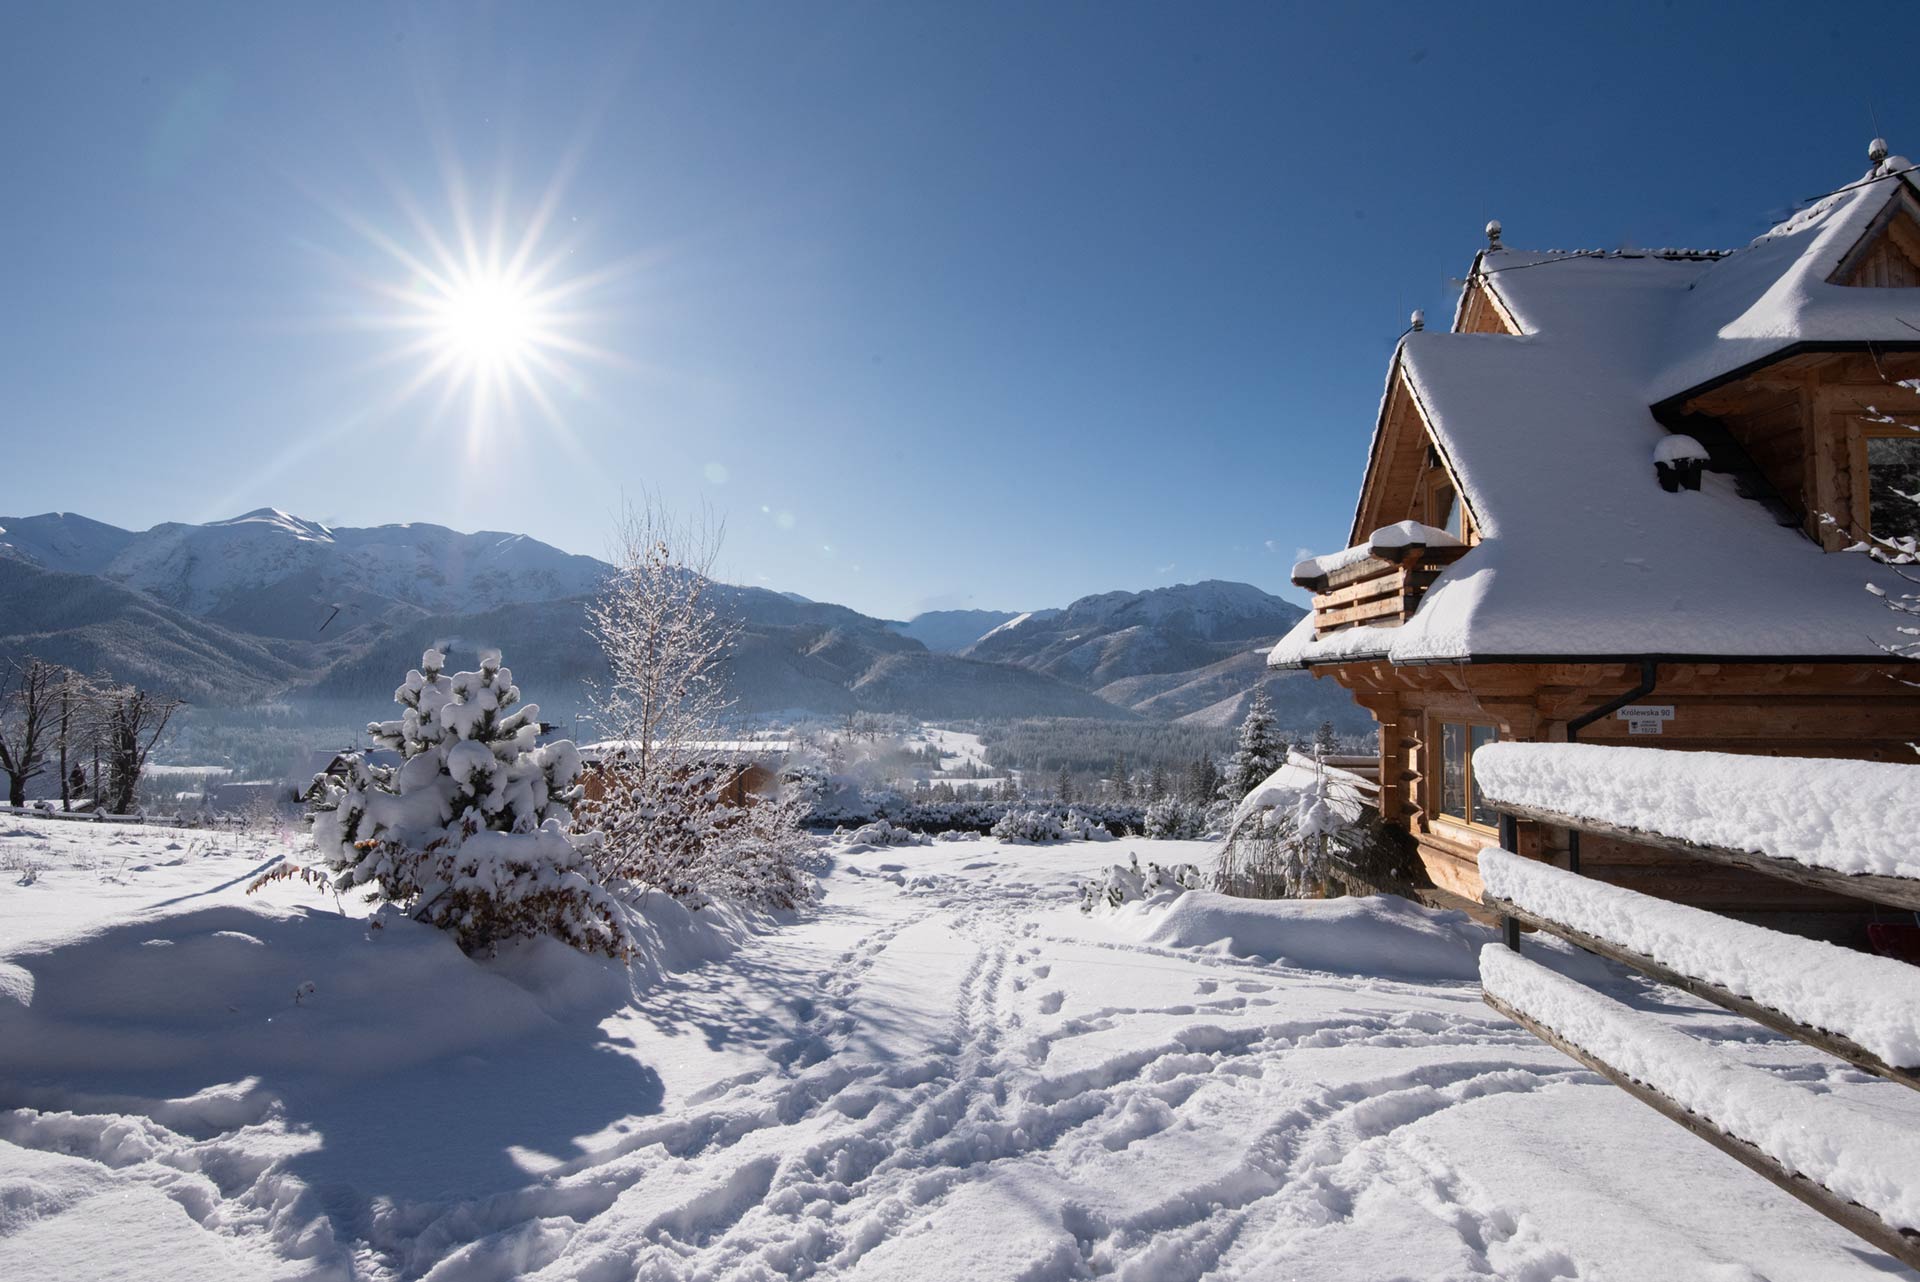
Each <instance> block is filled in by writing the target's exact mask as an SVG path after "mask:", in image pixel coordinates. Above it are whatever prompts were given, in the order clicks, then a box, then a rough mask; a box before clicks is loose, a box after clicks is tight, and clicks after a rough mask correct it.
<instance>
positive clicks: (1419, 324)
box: [1412, 307, 1427, 334]
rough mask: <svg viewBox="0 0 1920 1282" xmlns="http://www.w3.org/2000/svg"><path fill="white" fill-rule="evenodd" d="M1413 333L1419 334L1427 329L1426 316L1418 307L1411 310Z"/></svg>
mask: <svg viewBox="0 0 1920 1282" xmlns="http://www.w3.org/2000/svg"><path fill="white" fill-rule="evenodd" d="M1412 320H1413V332H1414V333H1416V334H1417V333H1419V332H1420V331H1421V330H1423V329H1425V328H1426V327H1427V314H1426V313H1425V312H1424V311H1422V310H1420V309H1419V308H1418V307H1416V308H1414V309H1413V317H1412Z"/></svg>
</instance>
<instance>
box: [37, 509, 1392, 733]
mask: <svg viewBox="0 0 1920 1282" xmlns="http://www.w3.org/2000/svg"><path fill="white" fill-rule="evenodd" d="M609 569H610V567H609V566H607V565H606V564H605V563H604V562H601V561H598V560H596V559H594V558H592V557H586V556H578V555H574V554H571V553H567V552H563V551H561V550H560V549H558V548H555V547H552V546H550V545H548V544H545V543H542V542H540V541H539V540H537V539H532V538H529V537H527V536H525V535H519V534H508V533H500V532H493V531H482V532H478V533H472V534H463V533H460V532H458V531H455V530H450V529H447V528H445V527H444V526H438V525H427V524H419V523H414V524H405V525H384V526H377V527H372V528H361V529H355V528H343V527H330V526H327V525H324V524H321V523H319V522H315V521H310V520H306V519H303V518H300V517H297V516H293V515H291V514H289V513H286V512H282V511H279V510H277V509H271V508H269V509H262V510H260V511H257V512H249V513H246V514H245V515H243V516H238V517H235V518H233V519H231V520H226V521H214V522H209V523H207V524H204V525H194V524H186V523H181V522H167V523H165V524H162V525H157V526H155V527H153V528H152V529H150V530H146V531H141V532H135V531H130V530H124V529H120V528H119V527H116V526H113V525H108V524H105V523H103V522H100V521H96V520H93V519H91V518H88V517H85V516H80V515H78V514H75V513H47V514H44V515H41V516H32V517H24V518H16V517H0V601H3V602H4V603H5V607H6V608H5V609H4V611H0V654H21V653H33V654H37V655H39V656H41V657H43V658H46V659H50V660H53V661H56V662H61V663H67V664H70V665H72V666H74V667H77V668H80V669H82V670H85V671H105V672H108V673H111V674H112V675H114V676H116V677H119V678H120V679H123V680H130V681H136V682H138V683H140V684H143V685H147V686H151V687H154V688H158V689H165V690H169V691H172V692H174V693H178V694H180V695H182V696H184V697H186V698H188V699H190V700H192V701H193V702H196V703H200V704H203V705H215V706H240V705H246V704H251V703H254V702H258V701H262V700H268V699H271V700H275V701H280V702H286V703H290V704H293V705H295V706H298V707H304V708H308V709H310V710H312V711H314V712H315V713H316V714H321V713H325V712H329V711H334V710H337V711H338V712H339V714H340V715H341V716H343V717H345V718H346V719H347V720H349V721H353V720H364V719H365V717H367V716H370V715H373V714H375V713H379V712H381V711H382V705H384V703H385V701H386V700H387V699H388V698H389V697H390V696H391V693H392V690H393V687H394V685H395V684H397V682H398V681H399V678H400V677H401V676H402V675H404V673H405V672H406V670H407V668H408V667H410V666H412V665H414V664H416V663H417V662H418V661H419V656H420V653H421V651H422V650H424V649H426V648H427V647H428V646H430V645H439V646H443V647H450V652H451V654H452V655H453V657H454V659H455V661H456V662H459V661H461V651H463V650H475V651H477V650H479V649H481V648H498V649H500V650H502V651H503V652H504V653H505V655H506V657H507V661H508V662H509V663H510V664H511V665H512V666H513V669H514V673H515V678H516V680H517V681H519V683H520V684H521V685H522V686H523V687H524V688H526V689H528V690H529V692H530V695H531V697H535V698H537V699H538V700H539V701H540V703H541V704H542V706H543V708H545V709H547V711H548V713H549V715H556V716H570V715H574V714H576V713H577V712H578V711H579V710H580V707H581V706H582V705H583V703H584V696H585V683H586V682H588V681H590V680H592V679H594V678H596V677H598V676H601V675H603V674H604V672H605V667H604V664H603V662H602V661H601V658H600V655H599V652H598V650H597V649H596V648H595V646H594V644H593V641H592V639H591V638H590V637H589V636H588V635H587V632H586V620H585V608H586V603H587V601H588V600H589V599H590V598H591V596H592V594H593V593H594V592H595V591H596V590H597V588H598V586H599V584H600V583H601V581H602V579H603V577H604V576H605V575H606V574H607V573H608V571H609ZM716 587H717V598H718V599H719V600H720V602H721V603H722V605H723V607H724V608H725V609H727V610H728V611H729V612H730V613H731V614H732V615H733V616H734V617H735V618H736V619H737V620H738V621H739V623H740V627H741V632H740V638H739V642H738V644H737V645H736V646H735V648H734V652H733V655H732V657H731V660H730V665H731V671H730V674H729V675H730V679H731V687H732V691H733V694H734V697H735V700H736V703H735V707H736V710H737V711H738V712H739V713H741V714H742V715H754V714H763V715H771V714H783V713H784V714H806V713H812V714H823V715H836V716H837V715H841V714H845V713H847V712H850V711H854V710H866V711H876V712H893V713H901V714H905V715H910V716H916V717H924V718H931V719H961V718H973V717H979V718H995V719H998V718H1010V717H1020V716H1041V717H1098V718H1109V719H1134V718H1144V719H1152V720H1180V719H1184V720H1189V721H1194V722H1199V723H1203V724H1229V723H1231V722H1233V721H1236V720H1237V719H1238V718H1239V716H1240V715H1241V713H1242V711H1243V709H1244V703H1245V700H1246V699H1247V698H1248V697H1250V693H1251V691H1252V689H1253V688H1254V686H1255V685H1256V684H1258V683H1261V682H1265V683H1266V684H1267V686H1268V688H1269V690H1270V691H1271V693H1272V694H1273V697H1274V701H1275V704H1276V707H1277V709H1278V711H1279V712H1280V714H1281V719H1282V721H1283V723H1284V724H1287V725H1289V726H1294V727H1307V726H1311V725H1314V724H1317V723H1318V722H1319V721H1320V720H1322V719H1328V718H1331V719H1333V720H1334V721H1335V722H1336V723H1338V724H1341V725H1343V726H1348V725H1350V723H1352V722H1354V720H1355V715H1356V714H1355V712H1354V710H1353V707H1352V705H1351V704H1350V703H1349V702H1348V701H1347V700H1346V699H1345V698H1344V697H1343V695H1342V694H1341V692H1340V691H1339V690H1338V689H1336V688H1333V687H1325V686H1322V685H1321V684H1320V683H1316V682H1313V681H1312V680H1311V679H1309V678H1306V677H1303V676H1298V675H1291V674H1275V673H1268V672H1267V671H1266V669H1265V666H1264V664H1263V663H1262V662H1261V651H1262V650H1263V649H1264V648H1266V647H1267V646H1270V645H1271V644H1272V642H1273V641H1274V640H1275V639H1277V638H1278V637H1279V636H1280V635H1281V634H1282V633H1284V632H1285V631H1286V630H1287V629H1288V628H1290V627H1291V626H1292V625H1293V623H1294V622H1295V621H1296V620H1297V619H1298V618H1299V617H1300V615H1301V613H1302V611H1301V609H1300V607H1298V606H1296V605H1294V604H1292V603H1291V602H1288V601H1284V600H1282V599H1280V598H1279V597H1275V596H1272V595H1269V594H1268V593H1265V592H1262V591H1261V590H1260V589H1258V588H1255V587H1252V586H1250V585H1247V584H1243V583H1223V582H1217V581H1210V582H1204V583H1198V584H1190V585H1179V586H1176V587H1167V588H1155V589H1152V590H1150V591H1146V592H1108V593H1102V594H1099V595H1097V596H1090V597H1084V598H1082V599H1080V600H1078V601H1074V602H1072V603H1071V604H1069V605H1067V606H1065V607H1062V608H1058V609H1048V610H1034V611H1028V612H1024V613H1015V612H1011V611H993V610H945V611H934V612H929V613H927V614H922V615H919V616H916V617H915V618H913V619H911V620H907V621H904V622H902V621H887V620H881V619H875V618H871V617H869V616H867V615H863V614H860V613H858V612H857V611H854V610H850V609H848V608H846V607H845V606H839V605H831V604H826V603H822V602H816V601H811V600H808V599H806V598H805V597H801V596H798V595H797V594H793V593H783V592H774V591H769V590H766V589H762V588H753V587H741V586H735V585H716ZM1351 728H1355V729H1358V728H1360V727H1358V726H1352V727H1351Z"/></svg>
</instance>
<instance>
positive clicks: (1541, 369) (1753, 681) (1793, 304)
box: [1269, 141, 1920, 935]
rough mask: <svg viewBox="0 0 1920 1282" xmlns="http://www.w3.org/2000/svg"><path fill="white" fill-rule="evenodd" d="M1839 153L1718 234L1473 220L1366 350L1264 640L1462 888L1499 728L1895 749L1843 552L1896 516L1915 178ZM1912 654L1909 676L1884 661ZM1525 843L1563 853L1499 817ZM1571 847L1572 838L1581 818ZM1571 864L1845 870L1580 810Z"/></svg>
mask: <svg viewBox="0 0 1920 1282" xmlns="http://www.w3.org/2000/svg"><path fill="white" fill-rule="evenodd" d="M1912 171H1913V166H1912V165H1911V164H1910V163H1909V162H1907V161H1905V160H1902V159H1898V158H1889V157H1888V156H1886V154H1885V150H1884V145H1883V144H1879V143H1878V142H1877V141H1876V145H1875V149H1874V152H1873V168H1872V169H1871V171H1870V172H1869V173H1868V174H1867V175H1866V176H1865V177H1864V178H1862V179H1860V180H1859V181H1857V182H1854V183H1851V184H1849V185H1847V186H1844V187H1842V188H1841V189H1840V190H1838V191H1837V192H1835V193H1833V194H1832V195H1830V196H1828V197H1826V198H1825V199H1823V200H1821V201H1819V202H1817V203H1816V204H1814V205H1813V206H1811V207H1810V208H1808V209H1806V210H1804V211H1802V212H1800V213H1798V214H1795V215H1794V216H1793V217H1791V218H1789V219H1787V220H1786V221H1785V222H1783V223H1781V224H1780V225H1779V226H1777V227H1775V228H1773V229H1772V230H1771V231H1769V232H1768V233H1766V234H1765V235H1764V236H1761V237H1760V238H1759V239H1757V240H1755V241H1754V242H1753V243H1752V244H1750V245H1747V246H1745V247H1744V248H1741V249H1737V250H1732V251H1726V252H1721V251H1698V250H1612V251H1592V252H1572V253H1569V252H1562V251H1550V252H1538V251H1530V250H1518V249H1511V248H1508V247H1506V245H1505V244H1504V243H1503V242H1502V239H1501V231H1500V227H1499V225H1498V224H1497V223H1495V224H1489V226H1488V237H1489V243H1488V245H1487V247H1486V248H1485V249H1483V250H1481V251H1480V253H1479V254H1478V256H1477V257H1476V258H1475V259H1474V263H1473V268H1472V271H1471V272H1470V273H1469V275H1468V278H1467V280H1466V283H1465V286H1464V288H1463V289H1462V291H1461V294H1460V300H1459V305H1458V308H1457V310H1456V311H1455V314H1454V321H1453V326H1452V329H1451V331H1450V332H1435V331H1432V330H1427V329H1424V328H1423V327H1422V325H1421V324H1420V318H1419V317H1418V316H1416V317H1415V323H1414V326H1413V328H1412V330H1411V331H1410V332H1409V333H1408V334H1407V335H1406V336H1405V337H1404V338H1403V339H1402V340H1401V342H1400V344H1399V345H1398V347H1397V349H1396V350H1395V352H1394V354H1393V359H1392V361H1391V362H1390V364H1389V366H1388V370H1387V379H1386V388H1385V392H1384V395H1383V396H1382V398H1381V405H1380V412H1379V416H1378V419H1377V421H1376V423H1375V427H1374V433H1373V443H1372V448H1371V450H1370V452H1369V457H1368V462H1367V470H1366V476H1365V479H1364V480H1363V482H1362V484H1361V489H1360V497H1359V502H1358V505H1357V510H1356V511H1355V514H1354V518H1353V525H1352V531H1351V534H1350V536H1349V538H1348V543H1349V544H1350V546H1349V547H1348V548H1346V549H1345V550H1344V551H1341V552H1337V553H1333V554H1331V555H1328V556H1322V557H1315V558H1312V559H1310V560H1307V561H1303V562H1301V563H1300V564H1299V565H1297V566H1296V567H1295V568H1294V582H1295V583H1296V584H1299V585H1300V586H1302V587H1305V588H1308V589H1311V590H1312V592H1313V593H1314V609H1313V612H1312V614H1310V615H1309V616H1308V617H1307V618H1305V619H1303V620H1302V621H1301V623H1300V624H1299V626H1298V627H1296V628H1295V629H1294V630H1293V631H1292V632H1291V633H1290V634H1289V635H1288V636H1287V637H1286V638H1285V639H1284V640H1282V641H1281V642H1280V644H1279V645H1278V646H1276V647H1275V648H1274V650H1273V652H1272V654H1271V655H1270V657H1269V662H1270V663H1271V664H1272V665H1274V666H1276V667H1286V668H1306V669H1308V670H1310V671H1312V672H1314V673H1315V674H1316V675H1322V676H1331V677H1333V678H1334V679H1335V680H1336V681H1338V682H1340V684H1341V685H1343V686H1345V687H1346V688H1347V689H1349V690H1350V691H1352V693H1353V696H1354V698H1355V700H1356V701H1357V702H1358V703H1359V704H1360V705H1361V706H1362V707H1364V708H1366V709H1367V710H1368V711H1369V712H1370V713H1372V714H1373V716H1374V719H1375V720H1376V721H1377V722H1378V723H1379V726H1380V750H1379V753H1380V761H1379V770H1380V779H1381V783H1382V788H1381V794H1380V796H1381V810H1382V813H1383V815H1384V816H1385V817H1386V818H1387V819H1388V820H1389V821H1390V822H1392V823H1393V824H1395V825H1397V826H1400V827H1402V828H1404V829H1405V830H1406V831H1407V832H1409V833H1410V834H1411V835H1412V837H1413V839H1414V840H1415V842H1416V843H1417V846H1418V852H1419V856H1420V859H1421V862H1422V864H1423V865H1424V866H1425V868H1426V871H1427V873H1428V874H1429V875H1430V877H1431V879H1432V881H1433V883H1434V885H1435V886H1436V887H1437V888H1439V891H1440V897H1442V898H1446V897H1449V896H1457V897H1464V898H1466V899H1477V898H1478V896H1479V894H1480V878H1479V873H1478V864H1477V858H1478V851H1479V850H1480V849H1482V848H1483V847H1484V846H1485V845H1487V844H1489V843H1490V841H1491V839H1492V837H1493V835H1494V831H1495V830H1494V821H1495V816H1494V815H1493V814H1491V813H1490V812H1489V810H1488V809H1487V807H1486V806H1485V805H1484V804H1483V803H1482V802H1481V800H1480V798H1479V795H1478V792H1477V790H1476V789H1475V787H1474V781H1473V774H1472V757H1471V754H1472V751H1473V749H1474V748H1475V747H1476V746H1477V745H1479V744H1481V743H1484V742H1487V741H1489V740H1492V739H1521V740H1538V741H1548V740H1565V739H1569V738H1575V737H1577V738H1579V739H1580V740H1582V741H1586V742H1595V743H1615V744H1644V745H1648V746H1656V747H1662V748H1683V749H1715V750H1720V751H1728V752H1744V753H1766V754H1792V755H1803V756H1833V757H1859V758H1862V759H1874V760H1911V759H1912V754H1913V749H1912V748H1911V747H1910V746H1909V745H1911V744H1913V743H1914V742H1915V741H1916V740H1920V689H1916V688H1915V687H1914V686H1912V685H1910V684H1906V683H1905V681H1910V680H1911V679H1912V675H1913V674H1912V673H1911V672H1910V671H1908V672H1901V671H1899V669H1901V668H1902V667H1903V666H1904V665H1903V661H1902V660H1900V659H1898V658H1897V657H1895V656H1894V655H1892V654H1890V652H1889V650H1888V648H1887V647H1888V646H1890V645H1892V644H1894V643H1896V642H1899V641H1901V640H1903V639H1906V640H1910V639H1911V638H1902V637H1901V636H1900V634H1899V633H1898V632H1897V631H1896V624H1897V623H1898V622H1900V621H1901V620H1900V619H1899V618H1898V616H1896V615H1894V614H1893V613H1892V612H1891V611H1889V610H1888V608H1887V606H1886V604H1885V602H1884V601H1883V600H1882V599H1881V598H1879V597H1877V596H1875V595H1873V593H1872V592H1871V591H1870V590H1869V589H1870V587H1872V588H1877V589H1880V590H1885V591H1890V592H1898V591H1899V590H1900V589H1901V588H1903V587H1905V588H1907V590H1911V588H1910V586H1909V585H1906V584H1903V583H1902V582H1901V581H1900V580H1898V579H1897V578H1896V577H1895V576H1894V574H1893V573H1892V572H1891V571H1890V570H1888V569H1887V568H1885V567H1884V566H1881V565H1878V564H1877V563H1875V562H1874V561H1872V560H1871V559H1870V558H1868V557H1866V556H1864V555H1860V554H1859V553H1858V552H1853V553H1849V552H1848V551H1846V549H1848V548H1850V547H1855V546H1856V545H1858V544H1859V543H1860V542H1861V541H1862V540H1863V539H1864V538H1866V537H1867V536H1868V535H1872V536H1875V537H1877V538H1880V539H1891V540H1900V539H1908V538H1915V537H1920V432H1916V431H1915V430H1913V425H1920V391H1916V388H1920V381H1915V380H1916V379H1920V199H1917V196H1920V190H1917V189H1916V186H1915V178H1916V177H1920V175H1916V174H1914V173H1913V172H1912ZM1903 679H1904V680H1903ZM1520 840H1521V845H1522V848H1523V852H1524V853H1530V854H1534V855H1539V856H1543V857H1547V858H1552V859H1555V860H1557V861H1559V862H1561V863H1563V864H1564V863H1566V862H1568V860H1569V848H1568V839H1567V835H1566V834H1564V833H1561V832H1558V831H1555V830H1544V829H1541V828H1539V827H1537V826H1523V828H1522V831H1521V833H1520ZM1574 849H1575V850H1578V847H1577V846H1575V847H1574ZM1579 863H1580V869H1581V871H1583V872H1585V873H1587V874H1590V875H1595V876H1599V877H1602V878H1604V879H1606V880H1609V881H1615V882H1619V883H1622V884H1626V885H1630V886H1632V887H1634V888H1636V889H1639V890H1643V891H1646V892H1649V893H1652V894H1657V895H1663V896H1666V897H1669V898H1676V899H1681V900H1686V901H1689V902H1692V903H1695V904H1699V905H1702V906H1707V907H1711V908H1716V909H1720V910H1722V911H1728V912H1734V913H1738V914H1740V915H1745V916H1760V917H1762V918H1763V919H1766V920H1770V921H1772V922H1773V923H1774V924H1776V925H1782V926H1785V927H1787V928H1789V929H1798V930H1801V931H1803V932H1807V933H1821V934H1830V935H1841V934H1845V933H1848V932H1849V930H1850V929H1851V925H1852V923H1853V921H1854V915H1853V910H1854V909H1856V908H1857V907H1858V905H1856V904H1855V903H1853V901H1850V900H1843V899H1840V898H1838V897H1835V896H1822V895H1820V894H1819V893H1818V892H1813V891H1799V890H1794V889H1792V888H1789V887H1786V886H1785V885H1784V884H1783V883H1779V882H1773V881H1769V880H1766V879H1763V878H1759V877H1755V876H1749V875H1745V874H1742V873H1740V872H1738V871H1737V870H1732V869H1723V868H1714V867H1709V866H1706V865H1702V864H1700V863H1697V862H1694V861H1688V860H1685V859H1684V858H1677V857H1674V856H1670V855H1662V854H1660V853H1659V852H1656V851H1653V850H1649V849H1645V848H1640V847H1633V846H1628V845H1625V844H1623V843H1619V842H1610V841H1603V840H1599V839H1595V838H1592V837H1589V838H1588V840H1587V843H1586V848H1585V850H1584V851H1582V852H1580V854H1579Z"/></svg>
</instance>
